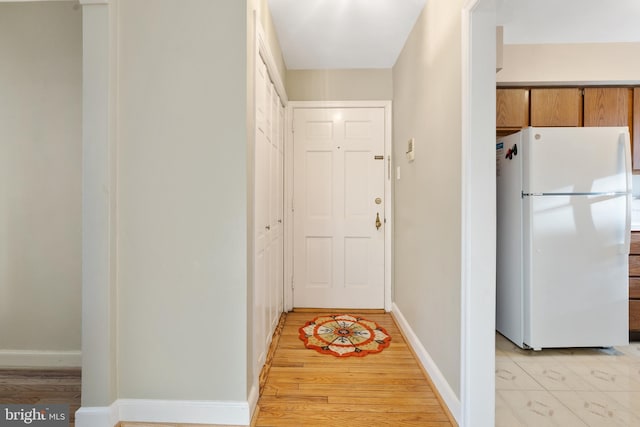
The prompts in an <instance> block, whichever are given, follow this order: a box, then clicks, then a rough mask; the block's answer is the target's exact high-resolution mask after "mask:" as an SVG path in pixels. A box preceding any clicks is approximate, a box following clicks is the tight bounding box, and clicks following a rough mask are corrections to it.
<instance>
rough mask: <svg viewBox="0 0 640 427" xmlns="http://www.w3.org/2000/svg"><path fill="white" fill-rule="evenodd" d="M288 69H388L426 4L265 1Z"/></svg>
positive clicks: (412, 0) (411, 0)
mask: <svg viewBox="0 0 640 427" xmlns="http://www.w3.org/2000/svg"><path fill="white" fill-rule="evenodd" d="M268 1H269V9H270V10H271V15H272V17H273V22H274V24H275V27H276V32H277V33H278V39H279V40H280V46H281V48H282V52H283V56H284V59H285V63H286V64H287V68H288V69H290V70H296V69H325V68H391V67H393V64H394V63H395V62H396V59H397V58H398V55H399V54H400V51H401V50H402V47H403V46H404V43H405V41H406V40H407V36H408V35H409V32H410V31H411V29H412V28H413V25H414V24H415V22H416V19H417V18H418V15H420V12H421V11H422V9H423V7H424V4H425V2H426V0H268Z"/></svg>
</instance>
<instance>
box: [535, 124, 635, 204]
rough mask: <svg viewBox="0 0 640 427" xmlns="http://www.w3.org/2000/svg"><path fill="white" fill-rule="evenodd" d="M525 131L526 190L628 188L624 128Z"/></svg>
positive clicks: (547, 191)
mask: <svg viewBox="0 0 640 427" xmlns="http://www.w3.org/2000/svg"><path fill="white" fill-rule="evenodd" d="M525 135H526V138H525V141H524V144H525V146H524V151H525V158H526V159H527V161H526V162H525V164H524V188H523V191H524V192H525V193H593V192H626V191H627V184H628V181H627V180H628V179H630V177H629V175H628V173H630V172H628V171H627V166H626V165H627V164H628V163H629V162H628V160H629V159H630V155H631V154H630V144H629V131H628V129H627V128H624V127H608V128H607V127H603V128H528V129H527V130H526V131H525Z"/></svg>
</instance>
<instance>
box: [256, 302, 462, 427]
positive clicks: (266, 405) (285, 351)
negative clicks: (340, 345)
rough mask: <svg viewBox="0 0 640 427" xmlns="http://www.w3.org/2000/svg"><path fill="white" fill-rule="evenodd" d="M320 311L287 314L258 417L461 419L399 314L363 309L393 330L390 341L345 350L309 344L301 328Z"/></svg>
mask: <svg viewBox="0 0 640 427" xmlns="http://www.w3.org/2000/svg"><path fill="white" fill-rule="evenodd" d="M320 314H324V313H309V312H305V313H297V312H296V313H289V314H288V315H287V317H286V320H285V325H284V328H283V331H282V335H281V337H280V340H279V343H278V346H277V348H276V351H275V355H274V357H273V363H272V367H271V370H270V372H269V375H268V377H267V381H266V385H265V389H264V392H263V394H262V396H261V397H260V400H259V401H258V412H257V415H256V416H255V417H254V421H253V423H252V425H254V426H256V427H267V426H270V427H280V426H309V427H313V426H323V427H326V426H332V427H338V426H349V427H357V426H367V427H369V426H380V427H382V426H394V427H400V426H422V427H425V426H439V427H443V426H451V425H453V424H452V421H451V420H452V419H451V418H450V416H448V414H447V412H446V411H445V410H444V409H443V406H442V405H441V403H440V401H439V399H438V397H437V396H436V394H435V392H434V390H433V388H432V386H431V384H430V382H429V381H428V379H427V378H426V376H425V374H424V373H423V371H422V369H421V368H420V366H419V365H418V363H417V361H416V359H415V357H414V355H413V353H412V352H411V350H410V349H409V347H408V346H407V343H406V342H405V340H404V338H403V337H402V335H401V334H400V331H399V329H398V327H397V326H396V324H395V322H394V320H393V319H392V317H391V315H389V314H373V313H371V314H369V313H367V314H363V315H362V317H365V318H367V319H369V320H373V321H375V322H377V323H378V324H379V325H381V326H382V327H384V328H385V329H386V330H387V332H388V333H389V334H390V335H391V337H392V341H391V346H390V347H389V348H387V349H385V350H384V351H382V353H378V354H371V355H368V356H366V357H345V358H338V357H334V356H331V355H324V354H320V353H318V352H316V351H314V350H309V349H306V348H305V347H304V345H303V342H302V341H301V340H300V338H299V337H298V335H299V334H298V329H299V328H300V327H301V326H304V324H305V322H306V321H308V320H311V319H313V318H314V317H315V316H317V315H320Z"/></svg>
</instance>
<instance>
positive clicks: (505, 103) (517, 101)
mask: <svg viewBox="0 0 640 427" xmlns="http://www.w3.org/2000/svg"><path fill="white" fill-rule="evenodd" d="M527 126H529V90H528V89H497V90H496V127H497V128H503V129H505V128H506V129H522V128H525V127H527Z"/></svg>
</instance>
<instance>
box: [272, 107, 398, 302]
mask: <svg viewBox="0 0 640 427" xmlns="http://www.w3.org/2000/svg"><path fill="white" fill-rule="evenodd" d="M287 116H288V120H287V129H288V131H287V132H286V134H287V150H286V154H285V182H286V183H287V185H286V186H285V187H286V189H285V191H286V192H287V196H286V197H285V200H286V201H287V202H286V203H285V205H286V206H285V211H286V212H285V223H286V224H288V227H287V229H286V230H285V233H286V235H287V237H286V238H285V240H286V241H287V244H288V245H290V247H291V248H292V250H291V251H289V252H288V254H287V256H286V257H285V271H286V274H285V277H290V278H291V282H290V283H291V285H292V286H286V285H285V289H284V290H285V309H286V310H291V309H292V308H293V307H298V308H301V307H313V308H360V309H362V308H383V309H385V310H387V311H389V310H390V309H391V272H390V267H389V266H390V259H391V231H392V230H391V224H392V221H391V206H392V200H391V176H390V175H391V157H390V152H391V124H390V123H391V103H390V102H388V101H382V102H375V101H361V102H359V101H350V102H290V103H289V109H288V114H287Z"/></svg>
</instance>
